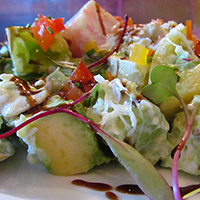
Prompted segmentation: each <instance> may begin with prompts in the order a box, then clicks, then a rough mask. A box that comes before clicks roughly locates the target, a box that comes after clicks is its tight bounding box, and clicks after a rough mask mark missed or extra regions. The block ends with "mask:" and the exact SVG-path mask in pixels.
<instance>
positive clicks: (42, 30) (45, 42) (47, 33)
mask: <svg viewBox="0 0 200 200" xmlns="http://www.w3.org/2000/svg"><path fill="white" fill-rule="evenodd" d="M63 20H64V18H58V19H53V20H52V19H49V18H48V17H46V16H44V15H39V18H38V19H37V20H36V21H35V22H34V23H33V24H32V26H31V27H30V30H31V31H32V33H33V35H34V37H35V38H36V39H37V40H38V44H39V45H40V46H41V47H42V49H43V50H44V51H47V50H48V48H49V46H50V45H51V43H52V41H53V39H54V35H55V34H56V33H58V32H60V31H62V30H64V28H65V27H64V24H63Z"/></svg>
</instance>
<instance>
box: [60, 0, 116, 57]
mask: <svg viewBox="0 0 200 200" xmlns="http://www.w3.org/2000/svg"><path fill="white" fill-rule="evenodd" d="M118 28H119V22H118V20H116V18H115V17H114V16H112V15H111V14H110V13H108V12H106V11H105V10H104V9H103V8H102V7H101V6H99V5H98V4H97V3H96V2H95V1H94V0H90V1H89V2H87V3H86V4H85V5H84V6H83V7H82V8H81V9H80V10H79V11H78V12H77V13H76V14H75V15H74V16H73V17H72V18H71V19H70V20H69V21H68V22H67V23H66V24H65V30H64V31H63V37H64V38H65V40H66V41H67V42H68V44H69V49H70V51H71V52H72V56H73V57H75V58H80V57H82V56H83V55H84V53H85V52H84V49H83V47H84V44H85V43H86V42H88V41H93V40H95V41H96V43H97V45H98V46H101V45H103V44H105V43H106V37H107V35H108V34H111V33H113V32H115V31H116V30H117V29H118Z"/></svg>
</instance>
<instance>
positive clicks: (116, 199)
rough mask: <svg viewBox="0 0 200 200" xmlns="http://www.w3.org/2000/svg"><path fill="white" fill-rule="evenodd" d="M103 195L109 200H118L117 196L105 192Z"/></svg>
mask: <svg viewBox="0 0 200 200" xmlns="http://www.w3.org/2000/svg"><path fill="white" fill-rule="evenodd" d="M105 195H106V197H107V198H108V199H110V200H118V197H117V195H116V194H115V193H113V192H106V193H105Z"/></svg>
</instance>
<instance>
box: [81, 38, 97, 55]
mask: <svg viewBox="0 0 200 200" xmlns="http://www.w3.org/2000/svg"><path fill="white" fill-rule="evenodd" d="M83 49H84V51H85V52H88V51H89V50H91V49H94V50H95V51H97V50H98V49H99V47H98V45H97V43H96V41H95V40H92V41H88V42H86V43H85V44H84V46H83Z"/></svg>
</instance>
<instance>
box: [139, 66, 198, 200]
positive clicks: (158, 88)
mask: <svg viewBox="0 0 200 200" xmlns="http://www.w3.org/2000/svg"><path fill="white" fill-rule="evenodd" d="M150 79H151V81H152V83H151V84H150V85H147V86H145V87H144V89H143V92H142V94H143V95H144V96H145V97H146V98H149V99H150V100H151V101H153V102H154V103H156V104H160V103H161V102H163V101H164V100H165V99H166V98H168V97H169V96H171V95H173V96H175V97H176V98H177V99H178V100H179V101H180V103H181V105H182V108H183V110H184V114H185V118H186V131H185V134H184V136H183V137H182V139H181V141H180V142H179V144H178V145H177V146H176V147H175V149H174V151H173V165H172V180H173V181H172V184H173V193H174V197H175V199H176V200H182V196H181V193H180V189H179V184H178V160H179V157H180V156H181V151H182V150H183V148H184V146H185V143H186V142H187V139H188V137H189V135H190V132H191V129H192V126H193V123H194V119H195V115H196V113H197V111H198V110H199V107H200V102H198V103H197V105H196V106H195V108H194V109H193V111H192V114H191V116H190V114H189V112H188V109H187V106H186V105H185V102H184V101H183V100H182V99H181V97H180V95H179V94H178V92H177V90H176V82H177V75H176V73H175V72H174V70H173V69H172V68H170V67H169V66H164V65H161V66H156V67H154V68H153V69H152V70H151V73H150Z"/></svg>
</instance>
